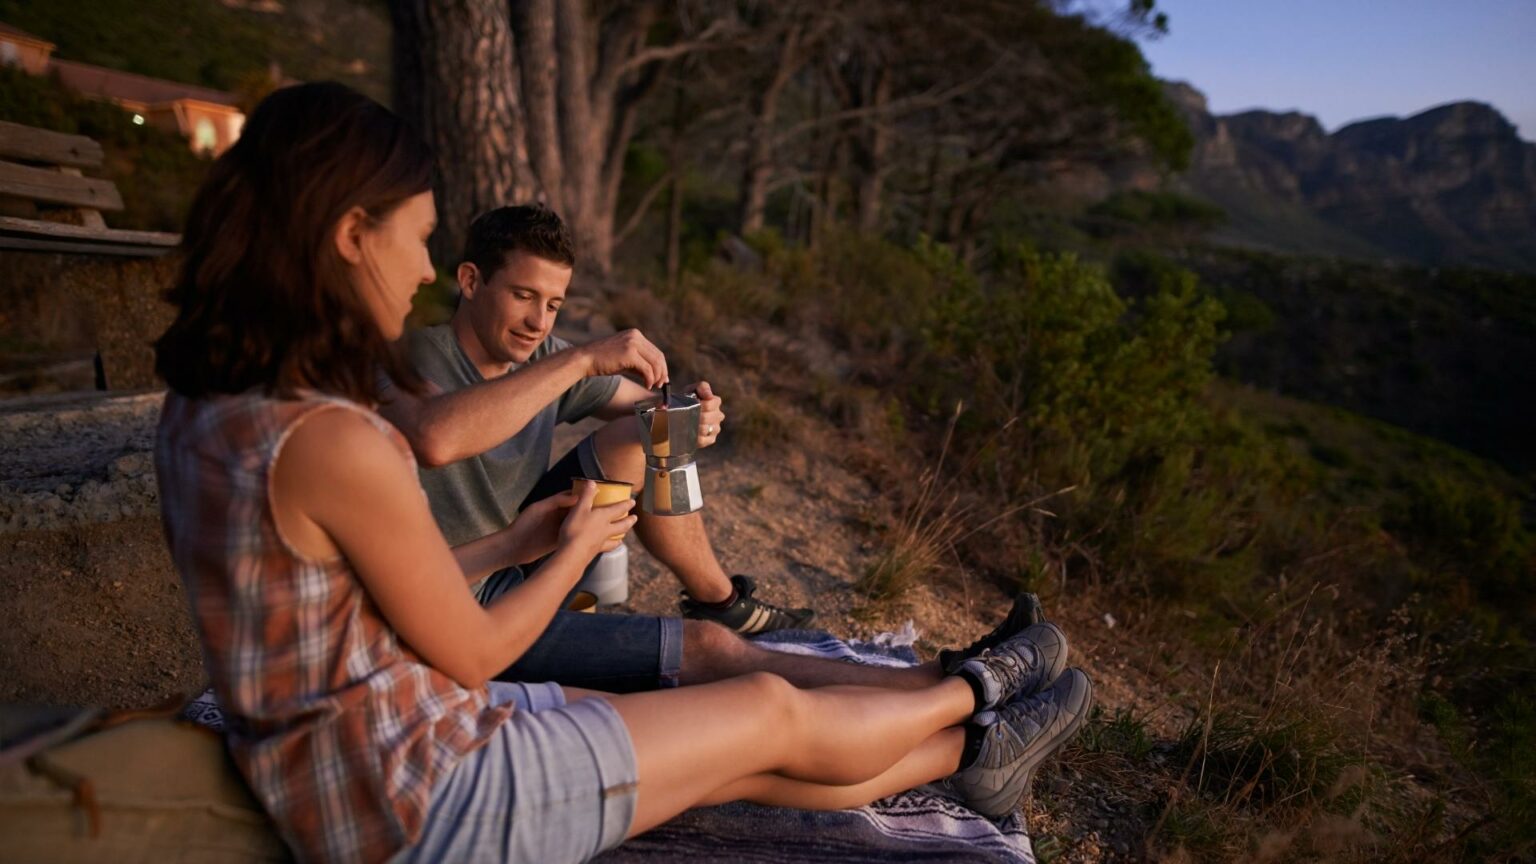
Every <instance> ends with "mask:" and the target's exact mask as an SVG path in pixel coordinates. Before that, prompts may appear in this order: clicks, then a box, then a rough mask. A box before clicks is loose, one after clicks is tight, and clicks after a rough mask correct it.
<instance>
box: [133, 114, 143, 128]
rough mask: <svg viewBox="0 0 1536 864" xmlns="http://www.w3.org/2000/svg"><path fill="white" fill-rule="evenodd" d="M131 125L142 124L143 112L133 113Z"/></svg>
mask: <svg viewBox="0 0 1536 864" xmlns="http://www.w3.org/2000/svg"><path fill="white" fill-rule="evenodd" d="M133 125H135V126H143V125H144V115H143V114H135V115H133Z"/></svg>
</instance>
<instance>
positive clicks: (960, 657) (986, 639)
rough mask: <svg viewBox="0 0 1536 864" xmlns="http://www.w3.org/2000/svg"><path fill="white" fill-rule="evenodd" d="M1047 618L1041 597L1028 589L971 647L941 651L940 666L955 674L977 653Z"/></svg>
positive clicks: (1016, 598)
mask: <svg viewBox="0 0 1536 864" xmlns="http://www.w3.org/2000/svg"><path fill="white" fill-rule="evenodd" d="M1044 620H1045V610H1043V609H1041V608H1040V598H1039V597H1036V596H1035V595H1033V594H1031V593H1029V592H1028V591H1026V592H1024V593H1022V594H1020V595H1019V596H1017V597H1015V598H1013V606H1012V608H1010V609H1009V610H1008V617H1006V618H1004V619H1003V621H1002V623H1001V624H998V625H997V626H996V627H993V628H992V632H991V633H988V634H987V635H985V636H983V637H981V638H980V639H977V640H976V641H975V642H972V643H971V644H970V646H969V647H966V648H961V649H959V650H954V649H950V648H946V649H944V650H943V651H940V652H939V666H940V667H941V668H943V670H944V674H945V675H953V674H955V670H957V669H959V668H960V664H961V663H964V662H965V661H967V660H969V659H971V658H972V657H975V656H976V655H977V654H980V653H981V652H983V651H985V650H987V649H988V648H995V647H996V646H998V645H1001V644H1002V643H1004V642H1006V641H1008V640H1009V639H1011V638H1013V637H1014V636H1016V635H1017V634H1018V632H1019V631H1020V630H1023V629H1024V628H1025V627H1028V626H1029V625H1031V624H1039V623H1040V622H1041V621H1044Z"/></svg>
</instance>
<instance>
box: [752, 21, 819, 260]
mask: <svg viewBox="0 0 1536 864" xmlns="http://www.w3.org/2000/svg"><path fill="white" fill-rule="evenodd" d="M802 62H804V60H803V56H802V55H801V53H800V27H799V26H798V25H797V26H793V27H791V28H790V29H789V32H788V33H786V34H785V35H784V42H783V44H782V45H781V46H780V48H779V62H778V65H776V66H775V67H774V70H773V77H772V78H771V79H769V81H768V86H767V87H765V88H763V92H762V94H761V95H760V96H759V97H758V102H757V116H756V117H755V118H754V119H753V122H752V132H751V138H750V140H749V141H748V142H747V159H746V163H745V167H744V170H743V172H742V178H741V211H740V220H739V221H740V233H742V234H749V233H751V232H753V231H761V230H762V228H763V220H764V213H765V212H766V211H767V209H768V181H769V180H771V179H772V178H773V124H774V121H775V120H776V119H777V118H778V115H779V97H780V96H781V95H782V94H783V92H784V88H785V86H787V85H788V84H789V82H790V79H791V78H793V77H794V75H795V71H796V70H797V69H799V68H800V64H801V63H802Z"/></svg>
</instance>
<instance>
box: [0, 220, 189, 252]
mask: <svg viewBox="0 0 1536 864" xmlns="http://www.w3.org/2000/svg"><path fill="white" fill-rule="evenodd" d="M0 235H11V236H18V237H43V238H53V239H59V240H74V241H81V242H91V241H102V242H111V243H131V244H137V245H143V246H165V247H171V246H175V245H176V244H178V243H180V242H181V235H180V234H167V233H165V232H164V231H129V230H125V229H119V228H106V229H100V228H87V227H85V226H83V225H65V224H63V223H60V222H42V221H40V220H37V219H21V218H18V217H15V216H0Z"/></svg>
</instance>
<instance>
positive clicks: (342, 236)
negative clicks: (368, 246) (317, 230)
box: [333, 207, 368, 266]
mask: <svg viewBox="0 0 1536 864" xmlns="http://www.w3.org/2000/svg"><path fill="white" fill-rule="evenodd" d="M367 222H368V213H367V212H366V211H364V210H363V208H361V207H353V208H352V209H351V210H348V211H347V212H345V213H343V214H341V218H340V219H338V220H336V231H335V234H334V238H333V239H334V240H335V242H336V251H337V253H339V254H340V255H341V258H342V260H343V261H346V262H347V263H348V264H353V265H359V266H360V265H361V264H362V263H363V227H364V226H365V225H366V224H367Z"/></svg>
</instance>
